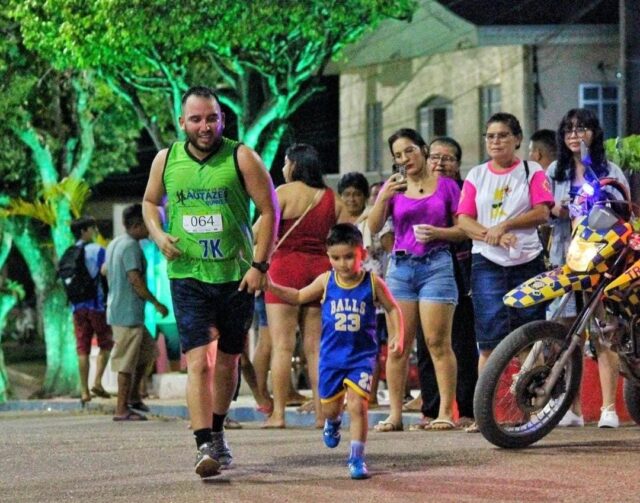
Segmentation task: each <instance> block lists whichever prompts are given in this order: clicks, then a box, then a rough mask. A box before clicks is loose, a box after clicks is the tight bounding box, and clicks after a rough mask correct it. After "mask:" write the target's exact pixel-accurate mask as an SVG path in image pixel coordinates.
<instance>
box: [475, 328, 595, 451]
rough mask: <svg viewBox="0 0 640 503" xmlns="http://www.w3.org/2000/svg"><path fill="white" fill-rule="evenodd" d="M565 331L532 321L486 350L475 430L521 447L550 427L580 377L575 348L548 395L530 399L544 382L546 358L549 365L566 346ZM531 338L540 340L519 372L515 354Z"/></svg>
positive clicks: (511, 446) (519, 353)
mask: <svg viewBox="0 0 640 503" xmlns="http://www.w3.org/2000/svg"><path fill="white" fill-rule="evenodd" d="M566 333H567V329H566V328H565V327H564V326H563V325H561V324H560V323H557V322H553V321H532V322H530V323H527V324H526V325H523V326H521V327H520V328H518V329H516V330H514V331H513V332H511V333H510V334H509V335H508V336H507V337H506V338H505V339H504V340H503V341H502V342H500V344H499V345H498V347H497V348H496V349H495V350H494V351H493V352H492V353H491V356H490V357H489V359H488V360H487V363H486V365H485V367H484V369H483V370H482V372H481V373H480V376H479V378H478V383H477V385H476V389H475V393H474V397H473V410H474V415H475V419H476V423H477V425H478V429H479V430H480V432H481V433H482V435H483V436H484V437H485V438H486V439H487V440H488V441H489V442H491V443H492V444H494V445H497V446H498V447H504V448H507V449H519V448H523V447H527V446H529V445H531V444H533V443H534V442H537V441H538V440H540V439H541V438H543V437H544V436H546V435H547V434H548V433H549V432H550V431H551V430H553V428H554V427H555V426H556V425H557V424H558V422H559V421H560V420H561V419H562V417H563V416H564V414H565V413H566V412H567V410H568V409H569V406H570V405H571V402H573V399H574V397H575V396H576V395H577V393H578V391H579V388H580V380H581V378H582V351H581V350H580V348H579V347H578V348H576V349H575V350H574V351H573V353H572V354H571V355H570V357H569V359H568V360H567V363H566V365H565V367H564V371H563V373H562V374H561V376H560V378H559V379H558V381H557V382H556V384H555V386H554V388H553V390H552V391H551V397H550V398H549V400H548V401H546V402H545V403H544V404H542V405H541V406H538V405H537V404H536V403H534V399H536V398H537V397H536V395H535V393H534V390H535V389H536V388H539V387H540V386H541V385H542V384H543V383H544V381H545V380H546V377H548V373H549V371H550V368H551V367H550V365H549V364H545V363H547V362H549V359H551V361H550V363H551V364H552V362H555V361H557V359H558V358H559V355H560V354H561V353H562V352H564V351H566V343H565V337H566ZM537 342H541V344H540V345H538V346H536V349H537V350H538V356H537V357H536V358H535V359H534V361H535V362H536V363H534V364H533V365H531V368H530V369H529V370H528V371H522V369H521V368H520V366H521V359H522V360H524V359H525V358H526V356H525V355H528V354H529V353H530V351H531V349H532V348H533V347H534V344H536V343H537ZM527 350H528V351H527ZM538 400H539V399H538Z"/></svg>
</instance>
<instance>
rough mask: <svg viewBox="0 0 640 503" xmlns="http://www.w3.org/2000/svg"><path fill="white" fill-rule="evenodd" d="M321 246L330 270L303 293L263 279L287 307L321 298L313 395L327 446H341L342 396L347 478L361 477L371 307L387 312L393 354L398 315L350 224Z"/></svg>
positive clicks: (374, 350)
mask: <svg viewBox="0 0 640 503" xmlns="http://www.w3.org/2000/svg"><path fill="white" fill-rule="evenodd" d="M326 243H327V255H329V260H330V262H331V267H332V268H333V270H332V271H327V272H326V273H323V274H321V275H320V276H318V277H317V278H316V279H315V280H314V281H313V283H311V284H310V285H308V286H306V287H305V288H303V289H302V290H296V289H295V288H288V287H283V286H280V285H278V284H275V283H272V282H271V278H269V277H268V276H267V288H268V289H269V290H271V291H272V292H273V293H275V294H276V295H277V296H278V297H280V298H282V299H283V300H286V301H287V302H289V303H291V304H306V303H308V302H312V301H315V300H318V299H322V300H321V302H322V337H321V339H320V363H319V379H318V380H319V386H318V392H319V394H320V399H321V401H322V412H323V413H324V415H325V417H326V418H327V419H326V421H325V424H324V432H323V438H324V443H325V445H326V446H327V447H329V448H334V447H337V445H338V444H339V443H340V426H341V424H342V409H343V407H344V395H345V393H346V395H347V410H348V411H349V416H350V419H351V426H350V432H351V452H350V455H349V459H348V462H347V463H348V466H349V473H350V475H351V478H352V479H366V478H368V477H369V472H368V470H367V465H366V463H365V460H364V445H365V442H366V439H367V429H368V421H367V404H368V398H369V391H370V389H371V378H372V375H373V369H374V366H375V361H376V357H377V354H378V347H377V340H376V305H381V306H382V307H383V308H384V309H385V311H386V312H387V315H388V323H389V327H388V328H389V351H391V352H395V353H401V352H402V346H403V344H402V342H403V340H402V334H403V330H402V314H401V312H400V309H399V308H398V305H397V304H396V302H395V300H394V299H393V297H391V294H390V293H389V291H388V289H387V286H386V285H385V284H384V282H383V281H382V280H381V279H380V278H378V277H377V276H375V275H374V274H372V273H369V272H365V271H363V270H362V260H363V259H364V258H365V256H366V250H365V248H364V246H363V245H362V234H360V231H359V230H358V229H357V228H356V227H355V226H354V225H352V224H338V225H335V226H334V227H332V229H331V231H330V232H329V235H328V237H327V241H326Z"/></svg>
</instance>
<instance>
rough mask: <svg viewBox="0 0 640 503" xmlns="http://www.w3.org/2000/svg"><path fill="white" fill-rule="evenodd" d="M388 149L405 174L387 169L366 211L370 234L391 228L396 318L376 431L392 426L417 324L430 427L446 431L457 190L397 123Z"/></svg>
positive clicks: (452, 370)
mask: <svg viewBox="0 0 640 503" xmlns="http://www.w3.org/2000/svg"><path fill="white" fill-rule="evenodd" d="M388 143H389V150H390V151H391V154H392V156H393V159H394V163H395V164H396V166H398V165H399V166H402V167H403V168H404V169H405V170H406V178H402V179H399V178H398V175H393V176H392V177H391V178H390V179H389V180H388V181H387V182H386V183H385V185H384V186H383V187H382V189H381V190H380V193H379V195H378V199H377V200H376V203H375V205H374V206H373V208H372V210H371V213H370V214H369V218H368V222H369V228H370V229H371V232H372V233H376V232H378V231H380V229H382V226H383V225H384V223H385V221H386V220H387V217H388V216H390V217H391V220H392V223H393V228H394V230H395V241H394V245H393V252H392V256H391V258H390V262H389V268H388V270H387V276H386V281H387V285H388V286H389V290H390V291H391V293H392V294H393V296H394V298H395V299H396V300H397V301H398V305H399V306H400V309H401V311H402V314H403V318H404V322H405V324H404V327H405V332H404V350H403V351H402V352H401V354H399V355H398V354H390V355H389V356H388V358H387V368H386V370H387V384H388V387H389V402H390V403H389V405H390V409H391V410H390V414H389V417H388V418H387V419H385V420H384V421H380V422H379V423H378V425H377V426H376V430H377V431H382V432H386V431H399V430H402V429H403V425H402V399H403V397H404V388H405V382H406V378H407V363H408V358H409V353H410V352H411V348H412V347H413V342H414V340H415V337H416V329H417V326H418V323H420V325H421V326H422V331H423V333H424V337H425V341H426V343H427V347H428V348H429V351H430V352H431V357H432V359H433V364H434V367H435V372H436V378H437V381H438V389H439V391H440V408H439V410H438V417H437V418H436V419H435V420H434V421H432V422H431V424H430V429H433V430H449V429H452V428H454V427H455V424H454V422H453V401H454V398H455V389H456V358H455V355H454V354H453V350H452V348H451V323H452V319H453V312H454V310H455V306H456V303H457V301H458V289H457V288H456V282H455V278H454V273H453V263H452V260H451V252H450V251H449V242H451V241H461V240H462V239H464V238H465V235H464V233H463V232H462V231H461V230H460V229H458V227H457V226H456V218H455V212H456V209H457V207H458V200H459V197H460V189H459V188H458V184H457V183H456V182H455V181H454V180H451V179H450V178H447V177H443V176H442V177H441V176H436V175H435V174H433V173H432V172H431V170H430V169H429V164H428V161H427V156H428V149H427V145H426V144H425V142H424V140H423V139H422V137H421V136H420V135H419V134H418V132H416V131H415V130H413V129H400V130H398V131H397V132H395V133H394V134H392V135H391V136H390V137H389V140H388Z"/></svg>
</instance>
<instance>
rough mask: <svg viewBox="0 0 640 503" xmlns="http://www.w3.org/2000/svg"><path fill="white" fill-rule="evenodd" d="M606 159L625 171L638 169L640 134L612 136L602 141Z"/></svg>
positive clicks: (639, 168)
mask: <svg viewBox="0 0 640 503" xmlns="http://www.w3.org/2000/svg"><path fill="white" fill-rule="evenodd" d="M604 147H605V151H606V154H607V159H609V160H610V161H612V162H614V163H616V164H617V165H618V166H620V167H621V168H622V169H623V170H625V171H640V135H631V136H626V137H625V138H612V139H610V140H607V141H605V142H604Z"/></svg>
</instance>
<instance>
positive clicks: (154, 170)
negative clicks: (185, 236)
mask: <svg viewBox="0 0 640 503" xmlns="http://www.w3.org/2000/svg"><path fill="white" fill-rule="evenodd" d="M167 153H168V150H167V149H164V150H161V151H160V152H158V153H157V155H156V156H155V158H154V159H153V162H152V163H151V171H150V172H149V180H148V181H147V188H146V190H145V191H144V197H143V198H142V215H143V216H144V223H145V224H146V225H147V229H149V235H150V237H151V239H153V241H154V242H155V243H156V244H157V245H158V248H160V251H161V252H162V254H163V255H164V256H165V257H166V258H167V259H168V260H172V259H174V258H176V257H178V256H179V255H180V250H178V248H176V246H175V243H177V242H178V239H179V238H176V237H174V236H171V235H169V234H167V233H166V232H164V229H163V228H162V221H161V220H160V207H161V205H162V198H163V197H164V195H165V190H164V183H162V173H163V171H164V164H165V162H166V160H167Z"/></svg>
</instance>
